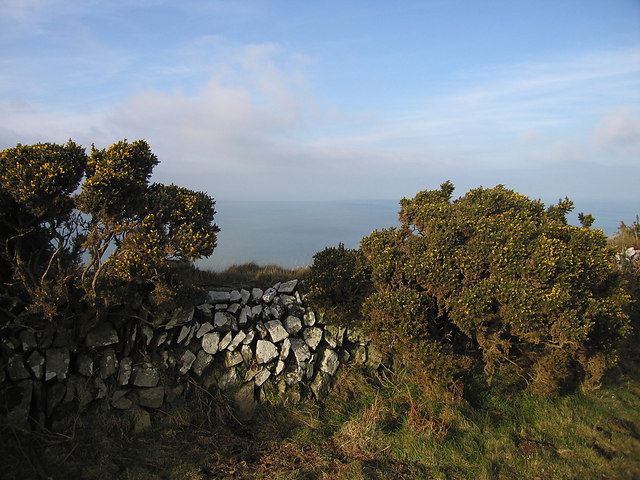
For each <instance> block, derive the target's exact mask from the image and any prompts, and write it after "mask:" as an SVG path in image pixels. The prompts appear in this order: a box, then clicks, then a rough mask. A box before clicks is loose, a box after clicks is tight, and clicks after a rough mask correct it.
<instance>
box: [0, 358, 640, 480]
mask: <svg viewBox="0 0 640 480" xmlns="http://www.w3.org/2000/svg"><path fill="white" fill-rule="evenodd" d="M470 388H476V389H480V390H481V392H474V394H473V395H470V394H469V392H466V391H465V389H464V388H463V387H462V386H461V385H460V384H450V385H448V386H447V385H442V384H436V383H431V382H430V381H429V376H428V374H426V373H425V372H412V371H410V370H407V369H403V370H400V371H396V372H391V371H386V372H385V373H384V375H378V374H375V373H374V372H371V371H367V370H365V369H362V368H359V367H349V368H346V369H344V370H343V371H342V372H341V373H340V375H339V378H338V380H337V382H336V386H335V388H334V389H333V391H332V392H331V394H330V395H329V397H328V398H327V399H326V401H325V402H324V403H323V404H317V403H315V402H311V401H305V402H302V403H300V404H298V405H295V406H292V405H287V404H285V403H283V401H282V400H280V401H279V400H277V399H274V401H272V402H267V403H265V404H262V405H261V406H260V407H259V410H258V412H257V413H256V415H255V417H254V419H253V420H252V421H251V422H245V423H242V422H239V421H238V420H237V419H235V417H234V415H233V410H232V408H231V407H230V406H229V405H230V403H229V402H228V400H227V399H226V398H225V397H224V396H223V395H222V394H219V393H218V394H215V395H214V394H210V393H207V392H204V391H202V390H201V389H197V388H195V387H190V390H189V391H188V392H187V395H186V396H185V399H183V400H180V401H178V402H176V403H174V404H171V405H170V406H166V407H164V408H163V410H161V411H156V412H154V413H153V415H152V416H153V426H152V428H151V429H150V430H148V431H146V432H144V433H135V432H134V430H133V429H134V426H133V418H132V415H131V414H130V413H127V412H124V413H123V412H114V411H107V410H102V409H99V408H98V409H94V410H93V411H91V412H89V413H87V414H85V415H83V416H81V417H79V418H78V419H77V423H76V424H75V427H74V428H73V429H71V430H70V431H69V432H67V434H66V435H64V436H63V435H56V434H45V433H38V434H35V433H33V434H28V433H18V432H9V431H8V430H6V429H4V430H2V432H1V433H2V438H3V439H5V440H4V441H3V447H2V451H0V453H2V458H4V459H5V460H4V464H5V467H4V470H3V473H4V477H3V478H7V479H13V478H39V477H38V474H37V471H38V470H40V472H41V474H42V475H46V476H44V477H40V478H54V479H58V478H83V479H101V478H110V479H137V480H146V479H156V478H166V479H192V480H205V479H206V480H212V479H232V480H233V479H242V480H245V479H265V480H266V479H290V480H294V479H295V480H297V479H305V480H310V479H345V480H347V479H354V480H355V479H387V478H395V479H432V478H433V479H532V480H534V479H572V478H575V479H583V478H589V479H595V478H606V479H632V478H640V381H638V380H637V378H632V377H624V378H622V379H620V380H619V381H618V382H617V383H616V384H613V385H609V386H606V387H603V388H601V389H600V390H598V391H593V392H581V393H575V394H572V395H566V396H558V397H552V398H542V397H535V396H533V395H531V394H528V393H522V392H520V393H514V394H513V395H511V396H504V395H503V394H498V393H496V392H495V391H493V390H492V389H490V388H488V387H481V386H476V387H470ZM471 397H473V400H472V401H470V400H469V398H471ZM8 440H10V441H8ZM26 459H29V460H28V461H26ZM36 464H39V465H38V466H37V467H36V466H35V465H36Z"/></svg>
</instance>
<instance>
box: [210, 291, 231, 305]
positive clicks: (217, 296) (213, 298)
mask: <svg viewBox="0 0 640 480" xmlns="http://www.w3.org/2000/svg"><path fill="white" fill-rule="evenodd" d="M230 299H231V294H230V293H229V292H220V291H211V292H208V293H207V302H208V303H211V304H216V303H228V302H229V300H230Z"/></svg>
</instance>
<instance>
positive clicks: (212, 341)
mask: <svg viewBox="0 0 640 480" xmlns="http://www.w3.org/2000/svg"><path fill="white" fill-rule="evenodd" d="M219 345H220V332H212V333H205V334H204V335H203V336H202V349H203V350H204V351H205V352H207V353H208V354H209V355H215V354H216V353H217V352H218V347H219Z"/></svg>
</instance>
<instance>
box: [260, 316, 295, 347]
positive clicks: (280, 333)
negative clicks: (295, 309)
mask: <svg viewBox="0 0 640 480" xmlns="http://www.w3.org/2000/svg"><path fill="white" fill-rule="evenodd" d="M264 326H265V328H266V329H267V331H268V332H269V337H270V338H271V341H272V342H273V343H279V342H281V341H282V340H284V339H285V338H287V337H288V336H289V333H288V332H287V331H286V330H285V328H284V327H283V326H282V322H280V320H270V321H268V322H265V324H264Z"/></svg>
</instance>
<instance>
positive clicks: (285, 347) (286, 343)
mask: <svg viewBox="0 0 640 480" xmlns="http://www.w3.org/2000/svg"><path fill="white" fill-rule="evenodd" d="M290 350H291V340H290V339H289V338H285V339H284V340H283V341H282V345H280V360H286V359H287V357H288V356H289V351H290Z"/></svg>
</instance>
